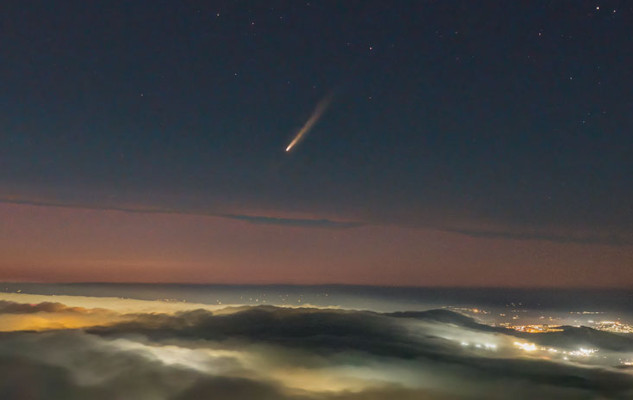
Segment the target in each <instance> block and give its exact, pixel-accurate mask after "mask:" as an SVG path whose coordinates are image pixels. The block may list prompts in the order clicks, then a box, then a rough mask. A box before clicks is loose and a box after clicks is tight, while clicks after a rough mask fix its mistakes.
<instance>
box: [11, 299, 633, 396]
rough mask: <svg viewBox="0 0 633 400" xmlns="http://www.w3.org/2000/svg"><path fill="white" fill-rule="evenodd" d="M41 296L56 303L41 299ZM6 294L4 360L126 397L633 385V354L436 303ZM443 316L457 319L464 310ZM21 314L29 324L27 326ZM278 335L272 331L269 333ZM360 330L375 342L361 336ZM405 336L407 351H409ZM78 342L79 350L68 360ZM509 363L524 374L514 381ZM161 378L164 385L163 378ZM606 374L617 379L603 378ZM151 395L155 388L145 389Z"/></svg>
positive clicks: (537, 391) (556, 390)
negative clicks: (368, 307) (369, 307)
mask: <svg viewBox="0 0 633 400" xmlns="http://www.w3.org/2000/svg"><path fill="white" fill-rule="evenodd" d="M42 300H46V301H47V303H33V302H38V301H42ZM0 301H2V304H1V306H2V308H1V309H0V310H1V311H0V325H1V326H3V327H4V329H3V331H5V332H9V331H10V332H11V333H8V334H7V335H5V336H2V337H1V338H0V362H2V359H3V358H2V357H5V358H8V359H11V358H14V359H18V360H21V362H22V363H39V362H41V363H43V364H44V365H48V366H55V367H57V368H60V369H61V370H63V371H66V373H67V374H69V376H70V377H71V378H72V381H74V382H76V383H77V384H78V385H79V386H78V388H77V389H73V390H83V389H82V387H90V388H92V389H94V390H97V393H100V392H99V391H101V390H105V389H103V388H107V390H108V391H109V392H108V393H116V394H117V395H123V394H124V395H126V396H127V395H130V396H129V397H126V396H123V397H125V398H143V399H145V398H147V399H149V398H152V399H165V400H168V399H174V398H177V399H181V398H186V399H193V398H196V399H197V398H208V397H209V395H208V393H215V392H213V391H211V392H209V391H206V389H204V387H202V388H201V387H199V386H196V383H197V382H201V381H202V382H208V383H209V384H212V383H213V382H215V383H216V384H218V382H219V383H222V382H225V381H224V380H227V379H228V380H229V382H236V383H237V384H238V386H240V387H241V386H243V385H246V386H249V385H252V386H251V387H252V388H253V390H255V391H256V392H246V394H245V392H243V391H242V392H239V391H238V392H236V393H241V394H235V393H233V394H235V396H236V397H230V396H232V395H233V394H231V395H229V397H226V396H227V393H232V391H233V390H236V389H235V388H233V387H232V386H230V385H229V387H228V388H229V389H228V390H229V391H228V392H227V391H226V390H227V387H225V386H220V387H217V388H216V387H215V386H213V385H212V386H211V387H212V388H213V390H219V392H218V393H219V394H218V395H217V396H216V395H214V396H213V398H219V399H225V398H232V399H233V398H234V399H236V400H241V399H245V398H253V397H252V395H253V393H257V394H258V395H259V394H260V393H262V394H268V395H267V397H266V396H264V397H262V398H266V399H273V398H274V399H282V400H286V399H300V400H308V399H317V400H358V399H361V398H362V399H369V398H370V399H376V400H384V399H390V398H399V399H415V398H431V399H447V398H473V397H472V396H473V395H474V396H475V398H483V397H478V395H483V394H485V393H486V391H487V390H489V388H490V385H491V384H492V383H491V382H496V383H494V385H495V386H494V387H495V388H496V389H498V390H501V391H502V392H503V391H504V390H505V391H507V390H510V392H513V391H515V390H520V391H527V392H526V393H528V392H530V391H532V392H533V395H534V396H535V397H534V398H563V399H569V398H577V396H578V395H585V394H587V395H593V394H600V393H606V392H607V391H609V390H611V388H610V387H609V386H605V385H609V383H608V382H613V381H612V380H613V379H619V380H621V381H622V384H621V385H620V386H619V387H620V389H617V390H619V392H618V393H624V392H626V393H629V388H630V387H633V380H630V376H629V375H630V374H629V373H628V372H627V371H626V370H623V369H621V368H620V367H617V366H618V365H619V366H626V365H628V364H627V363H628V362H630V359H631V353H630V351H628V352H627V351H613V350H609V349H598V348H587V347H578V343H577V342H578V340H577V339H574V338H571V337H568V338H567V339H566V340H565V342H561V343H560V344H561V346H562V347H559V346H556V347H552V346H546V345H543V344H537V343H531V342H526V341H525V340H521V339H519V340H517V339H516V337H515V336H513V335H514V333H513V332H515V331H513V330H508V331H496V332H492V331H487V330H486V329H483V330H480V329H478V328H476V327H475V326H471V327H466V326H462V325H460V323H459V322H457V321H459V320H460V319H459V318H457V319H455V320H453V321H454V322H450V320H449V322H442V321H439V320H435V319H434V318H428V317H425V315H424V313H422V314H419V316H418V317H414V318H396V317H394V316H392V315H390V314H380V313H372V312H362V311H351V310H347V311H346V310H334V309H320V308H292V309H289V308H285V307H283V308H279V307H246V306H240V307H229V308H222V307H223V306H209V305H204V304H194V303H178V302H173V303H172V302H166V301H148V300H135V299H123V298H97V297H95V298H91V297H82V296H50V295H49V296H43V295H32V294H24V293H2V294H0ZM59 301H63V302H64V303H66V304H62V303H59ZM78 306H98V307H99V308H81V307H78ZM435 311H439V310H435ZM431 313H432V312H431ZM443 315H445V317H447V318H449V319H450V318H453V317H451V315H457V314H453V313H451V312H448V314H443ZM7 318H8V319H7ZM20 318H22V319H23V322H22V323H16V322H17V320H18V319H20ZM10 320H11V321H13V324H11V321H10ZM319 321H320V323H318V324H315V322H319ZM7 322H8V323H9V324H7ZM38 324H40V325H38ZM25 330H29V331H31V332H25ZM271 330H272V331H271ZM32 331H39V332H40V333H34V332H32ZM42 331H51V332H47V333H41V332H42ZM273 331H274V334H272V336H270V335H268V334H267V333H265V334H262V333H263V332H273ZM324 332H327V335H325V336H324V335H323V334H324ZM517 334H518V333H517ZM605 334H606V335H611V334H609V333H605ZM355 335H362V337H363V339H362V340H361V339H360V338H359V340H354V337H356V336H355ZM385 335H386V336H385ZM543 335H544V334H539V335H534V336H533V337H534V339H535V340H539V338H542V337H544V336H543ZM298 339H300V340H298ZM401 342H402V343H403V346H404V347H399V345H398V343H401ZM364 343H369V344H372V346H370V347H369V348H368V347H366V346H365V344H364ZM379 343H380V344H379ZM374 346H376V349H375V350H374ZM69 351H72V353H73V357H71V358H68V357H67V356H66V354H67V353H68V352H69ZM402 351H404V352H405V353H402ZM410 352H413V354H410ZM403 354H406V356H403ZM127 363H133V365H134V369H136V370H138V374H139V375H138V376H135V375H134V376H135V377H134V376H128V375H130V374H132V375H133V374H135V373H136V372H133V371H132V372H131V371H130V370H129V369H126V367H124V365H127ZM28 365H32V366H30V367H29V368H38V367H37V365H38V364H28ZM113 365H115V366H116V368H115V369H112V368H111V367H112V366H113ZM491 366H492V367H491ZM500 367H501V368H503V369H504V370H506V369H510V370H511V371H509V372H508V373H507V375H504V376H503V379H501V380H499V376H498V375H499V372H498V369H497V368H500ZM104 368H108V373H107V374H105V375H104V373H103V371H104ZM561 370H562V372H560V371H561ZM34 371H36V372H37V370H34ZM152 371H153V372H152ZM474 371H477V372H474ZM147 374H150V375H147ZM151 374H160V375H159V376H162V377H163V378H164V380H165V381H161V382H160V383H156V382H155V379H153V378H151V377H152V376H155V375H151ZM560 374H563V376H578V377H579V379H581V380H583V379H584V380H586V381H587V382H590V383H591V385H589V386H587V387H568V386H566V385H564V384H563V385H557V384H555V383H551V384H550V385H549V386H548V385H543V384H542V379H550V377H553V378H552V379H554V378H556V377H557V376H559V375H560ZM605 374H608V376H609V378H608V379H607V378H604V379H605V380H604V381H603V380H601V379H603V378H602V377H604V376H605ZM146 376H149V377H150V378H151V379H150V380H149V381H148V380H147V379H148V378H146ZM121 377H124V378H121ZM543 377H545V378H543ZM51 379H55V377H52V378H51ZM121 379H122V380H121ZM524 379H526V380H527V381H525V382H523V380H524ZM609 379H612V380H611V381H610V380H609ZM218 380H219V381H218ZM456 382H460V384H459V385H456V384H455V383H456ZM499 382H501V383H499ZM549 382H556V381H555V380H550V381H549ZM604 382H606V383H604ZM627 382H628V383H627ZM18 383H19V382H18ZM148 385H149V386H148ZM506 385H507V386H506ZM517 385H519V386H520V388H519V389H517ZM592 385H593V386H592ZM605 387H607V389H605ZM148 388H152V389H151V390H149V389H148ZM135 390H136V391H137V392H135ZM148 390H149V391H148ZM209 390H210V389H209ZM222 390H224V391H222ZM510 392H503V393H510ZM80 393H81V392H80ZM147 393H150V394H152V396H153V397H147V396H145V397H143V396H141V397H134V396H135V395H145V394H147ZM248 393H250V394H248ZM185 394H186V395H185ZM181 395H182V396H181ZM249 396H250V397H249ZM78 398H83V397H81V396H79V397H78ZM99 398H101V397H99Z"/></svg>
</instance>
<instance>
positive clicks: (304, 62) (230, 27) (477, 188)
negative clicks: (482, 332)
mask: <svg viewBox="0 0 633 400" xmlns="http://www.w3.org/2000/svg"><path fill="white" fill-rule="evenodd" d="M0 26H2V35H1V36H0V51H1V58H0V74H1V77H2V79H1V80H0V104H1V111H0V139H1V144H2V145H1V146H0V192H1V193H0V195H2V198H3V199H4V200H5V201H13V202H25V203H38V204H65V205H75V206H76V205H82V206H89V207H96V208H134V209H162V210H173V211H177V212H184V213H194V214H196V213H200V214H213V215H223V214H231V216H232V217H235V218H249V216H254V217H253V222H259V223H279V224H286V223H287V224H293V223H299V224H301V223H302V222H301V221H298V222H297V221H294V222H292V221H289V220H285V219H282V218H285V216H286V215H293V213H301V214H302V215H310V216H312V217H313V218H315V219H318V220H322V219H323V220H325V219H327V220H343V221H354V222H358V223H367V224H387V225H391V224H395V225H399V226H416V227H426V228H436V229H440V230H451V231H458V232H462V233H465V234H468V235H474V236H484V237H489V236H495V237H496V236H501V237H508V238H537V239H551V240H554V241H559V242H560V241H562V242H567V241H572V242H580V243H584V242H600V243H610V244H617V245H621V244H627V243H628V244H630V243H631V242H632V241H633V239H632V238H633V210H632V204H633V184H631V183H632V182H633V151H632V149H633V136H632V133H633V90H632V89H633V72H632V71H633V51H632V49H633V35H632V34H631V32H632V31H631V26H633V4H631V3H630V2H627V1H522V2H519V1H512V2H510V1H398V2H384V1H380V2H378V1H344V2H343V1H309V2H301V1H266V2H263V1H215V2H211V1H131V2H130V1H125V2H124V1H89V2H86V1H64V2H50V1H41V2H38V1H32V2H26V3H25V2H23V1H4V2H2V5H1V6H0ZM330 94H333V96H334V97H333V101H332V103H331V105H330V107H329V109H328V110H327V111H326V112H325V114H324V115H323V117H322V118H321V119H320V120H319V122H318V123H317V124H316V126H315V127H314V129H312V131H310V132H309V134H308V135H307V137H306V138H305V140H303V141H302V142H301V143H300V144H299V145H298V146H297V147H296V148H295V149H294V151H293V152H291V153H285V152H284V149H285V147H286V146H287V144H288V143H289V141H290V140H291V139H292V138H293V136H294V134H295V133H296V132H297V131H298V130H299V129H300V128H301V126H302V125H303V124H304V123H305V121H306V120H307V119H308V118H309V117H310V115H311V113H312V111H313V110H314V108H315V106H316V104H317V103H318V102H319V101H321V100H322V99H323V98H325V97H326V96H328V95H330ZM270 217H275V218H276V219H273V218H270ZM257 218H259V219H257ZM262 218H263V219H262ZM327 223H328V221H320V222H319V221H317V222H314V221H306V224H307V225H311V224H312V225H320V224H322V225H327Z"/></svg>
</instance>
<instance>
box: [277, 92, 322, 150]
mask: <svg viewBox="0 0 633 400" xmlns="http://www.w3.org/2000/svg"><path fill="white" fill-rule="evenodd" d="M331 102H332V95H329V96H327V97H326V98H324V99H323V100H321V101H320V102H319V104H317V106H316V108H315V109H314V111H313V112H312V115H311V116H310V118H308V120H307V121H306V123H305V124H304V125H303V126H302V127H301V129H300V130H299V132H297V134H296V135H295V137H294V139H292V142H290V144H289V145H288V147H286V152H289V151H290V150H292V148H293V147H295V146H296V145H297V144H298V143H299V142H300V141H301V140H302V139H303V138H304V137H305V135H307V133H308V132H310V130H311V129H312V128H313V127H314V125H316V123H317V122H318V121H319V119H320V118H321V116H322V115H323V113H324V112H325V110H327V108H328V107H329V106H330V103H331Z"/></svg>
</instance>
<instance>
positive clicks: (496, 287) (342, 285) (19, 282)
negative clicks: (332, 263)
mask: <svg viewBox="0 0 633 400" xmlns="http://www.w3.org/2000/svg"><path fill="white" fill-rule="evenodd" d="M2 284H10V285H19V284H29V285H104V286H105V285H128V286H131V285H142V286H225V287H236V286H237V287H240V286H241V287H280V286H286V287H312V288H314V287H357V288H383V289H434V290H441V289H464V290H473V289H474V290H632V291H633V285H631V286H481V285H474V286H465V285H455V286H448V285H427V286H423V285H384V284H383V285H373V284H363V283H217V282H216V283H212V282H209V283H200V282H110V281H70V282H63V281H60V282H43V281H0V285H2ZM1 289H2V288H0V290H1Z"/></svg>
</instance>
